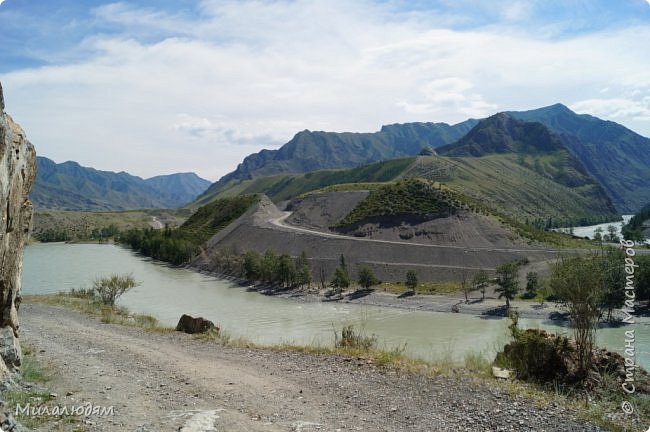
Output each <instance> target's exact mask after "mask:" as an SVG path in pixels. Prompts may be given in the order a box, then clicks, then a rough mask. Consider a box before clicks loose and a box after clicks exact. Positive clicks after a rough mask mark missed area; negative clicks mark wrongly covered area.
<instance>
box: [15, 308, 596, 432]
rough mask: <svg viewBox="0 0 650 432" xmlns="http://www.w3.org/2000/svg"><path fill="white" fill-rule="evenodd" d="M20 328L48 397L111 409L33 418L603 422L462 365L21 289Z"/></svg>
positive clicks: (90, 421) (527, 427) (308, 425)
mask: <svg viewBox="0 0 650 432" xmlns="http://www.w3.org/2000/svg"><path fill="white" fill-rule="evenodd" d="M21 331H22V336H21V339H23V340H24V341H25V342H26V343H27V344H29V345H30V346H32V347H33V348H34V350H35V352H38V353H39V354H38V356H39V359H40V360H41V361H43V362H45V363H47V365H48V367H49V368H50V370H51V371H52V372H53V373H52V379H51V381H50V382H48V383H47V392H48V393H49V394H54V397H53V398H52V399H51V400H50V401H48V402H47V405H48V406H60V407H64V406H72V405H74V406H79V405H83V404H90V405H91V406H92V407H99V408H102V407H103V408H108V407H113V410H114V415H107V416H97V415H94V416H93V415H90V416H79V417H78V418H77V420H78V422H77V423H75V424H70V423H67V422H66V421H65V419H61V420H59V422H58V423H57V424H56V425H52V424H49V425H47V424H46V425H43V426H42V427H41V428H39V429H37V430H79V426H80V423H81V426H82V427H83V430H86V431H89V432H94V431H110V430H137V431H141V432H144V431H155V430H185V431H189V430H210V428H213V429H214V430H249V431H302V432H309V431H317V430H329V431H335V430H340V431H345V430H373V431H398V430H399V431H422V430H428V431H447V430H455V431H475V430H503V431H505V430H517V431H533V430H547V431H562V430H581V431H601V430H605V429H602V428H600V427H599V426H597V425H595V424H593V423H590V422H587V421H585V420H582V419H581V418H580V417H579V415H578V412H577V409H578V407H577V406H578V404H577V403H576V402H575V401H571V400H570V399H569V398H564V397H562V396H559V395H555V396H552V397H551V396H550V394H542V393H539V392H536V391H535V390H533V389H532V387H530V386H524V385H520V384H503V383H499V382H497V381H495V380H494V379H492V378H489V377H487V376H484V375H481V374H478V373H472V372H469V371H468V370H466V369H462V370H450V371H449V373H445V374H440V373H436V372H435V371H432V370H430V369H426V368H425V369H422V370H420V371H408V370H404V369H400V368H395V367H385V366H379V365H377V364H376V363H375V362H373V361H369V360H368V359H366V358H364V357H363V356H356V357H349V356H343V355H338V354H328V353H318V352H307V351H298V350H281V349H260V348H249V347H233V346H227V345H222V344H218V343H209V342H205V341H202V340H199V339H197V338H194V337H192V336H189V335H186V334H184V333H180V332H155V331H154V332H152V331H146V330H143V329H141V328H137V327H128V326H122V325H115V324H103V323H101V322H100V321H99V319H98V318H96V317H90V316H87V315H84V314H81V313H79V312H77V311H74V310H70V309H67V308H63V307H59V306H51V305H44V304H37V303H31V300H30V302H25V303H23V305H22V307H21ZM585 414H588V413H586V412H585V413H583V415H585ZM192 426H194V429H192ZM183 428H184V429H183Z"/></svg>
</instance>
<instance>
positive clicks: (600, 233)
mask: <svg viewBox="0 0 650 432" xmlns="http://www.w3.org/2000/svg"><path fill="white" fill-rule="evenodd" d="M594 240H596V241H598V242H602V241H603V228H602V227H598V228H596V230H595V231H594Z"/></svg>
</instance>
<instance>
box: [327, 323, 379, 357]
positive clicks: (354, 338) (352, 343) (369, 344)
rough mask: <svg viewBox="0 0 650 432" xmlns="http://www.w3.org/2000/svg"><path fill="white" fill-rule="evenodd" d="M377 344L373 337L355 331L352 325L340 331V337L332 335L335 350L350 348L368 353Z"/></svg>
mask: <svg viewBox="0 0 650 432" xmlns="http://www.w3.org/2000/svg"><path fill="white" fill-rule="evenodd" d="M376 344H377V337H376V336H375V335H372V336H366V335H364V334H362V333H361V332H360V331H356V330H355V328H354V326H353V325H351V324H350V325H348V326H345V327H343V329H341V336H340V337H339V335H338V333H335V334H334V346H335V347H336V348H352V349H358V350H362V351H370V350H371V349H372V348H374V347H375V345H376Z"/></svg>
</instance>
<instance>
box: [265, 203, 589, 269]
mask: <svg viewBox="0 0 650 432" xmlns="http://www.w3.org/2000/svg"><path fill="white" fill-rule="evenodd" d="M289 216H291V212H283V215H282V216H280V217H277V218H274V219H271V220H269V223H271V225H274V226H276V227H280V228H284V229H288V230H291V231H296V232H302V233H306V234H313V235H317V236H320V237H327V238H338V239H343V240H352V241H359V242H370V243H385V244H396V245H406V246H419V247H420V246H423V247H430V248H437V249H456V250H458V249H460V250H466V251H472V252H474V251H481V252H523V253H525V252H546V253H549V254H557V253H559V252H577V251H578V250H576V249H561V250H560V249H542V248H528V249H517V248H491V247H466V246H452V245H432V244H426V243H412V242H400V241H394V240H377V239H367V238H360V237H352V236H346V235H342V234H334V233H328V232H323V231H317V230H311V229H307V228H301V227H297V226H294V225H290V224H287V223H285V222H286V220H287V218H288V217H289ZM445 267H448V266H445Z"/></svg>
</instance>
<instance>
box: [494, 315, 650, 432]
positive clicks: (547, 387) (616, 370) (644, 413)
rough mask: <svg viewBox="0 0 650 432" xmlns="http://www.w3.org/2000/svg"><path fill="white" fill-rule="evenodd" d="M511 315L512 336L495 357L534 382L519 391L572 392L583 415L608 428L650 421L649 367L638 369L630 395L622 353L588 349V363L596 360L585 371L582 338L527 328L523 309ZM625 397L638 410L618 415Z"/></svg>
mask: <svg viewBox="0 0 650 432" xmlns="http://www.w3.org/2000/svg"><path fill="white" fill-rule="evenodd" d="M511 319H512V324H511V325H510V326H509V328H510V333H511V337H512V341H511V342H510V343H508V344H507V345H506V346H504V348H503V350H502V351H501V352H499V353H497V356H496V359H495V361H494V363H495V365H497V366H499V367H503V368H507V369H511V370H514V371H515V373H516V377H517V378H518V379H519V380H521V381H523V382H529V383H532V387H522V385H521V384H519V385H518V386H517V390H518V393H520V394H521V391H522V390H524V391H527V390H531V389H532V390H534V391H541V394H542V395H544V394H546V395H549V396H550V395H554V396H555V397H556V398H557V397H563V398H566V401H567V403H568V402H569V400H572V401H573V402H572V403H573V404H575V408H577V409H578V412H580V414H581V415H582V416H583V417H585V418H588V419H589V420H591V421H594V422H596V423H598V424H600V425H602V426H605V427H606V428H607V429H608V430H616V431H624V430H639V429H638V425H639V424H641V425H644V424H647V422H648V421H650V415H649V414H650V411H648V410H647V409H646V407H647V406H648V398H649V397H650V378H649V377H648V375H647V373H646V372H645V371H644V370H642V369H637V370H636V372H635V386H636V391H635V393H634V394H632V395H627V394H625V393H624V392H623V391H622V390H621V383H623V382H624V381H625V379H626V370H625V369H626V364H625V359H624V358H623V357H622V356H620V355H618V354H614V353H611V352H608V351H606V350H603V349H598V348H596V349H593V350H592V351H589V353H588V354H587V353H585V355H587V356H588V361H587V363H589V364H591V365H592V367H591V368H590V369H589V373H588V374H585V372H584V370H583V369H582V368H583V366H584V365H582V361H583V360H584V359H582V358H581V357H580V349H581V348H580V347H579V344H578V343H576V341H574V340H570V339H568V338H566V337H564V336H558V335H554V334H551V333H548V332H546V331H544V330H539V329H527V330H521V329H519V328H518V326H517V321H518V317H517V315H516V314H512V315H511ZM581 365H582V366H581ZM547 397H548V396H547ZM623 401H628V402H631V403H632V404H633V405H634V406H635V415H634V416H625V417H622V418H619V419H617V420H614V419H612V416H611V415H610V414H611V413H615V412H619V411H620V407H621V403H622V402H623ZM569 404H571V403H569ZM637 416H638V417H637ZM639 420H640V423H639V422H638V421H639Z"/></svg>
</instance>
